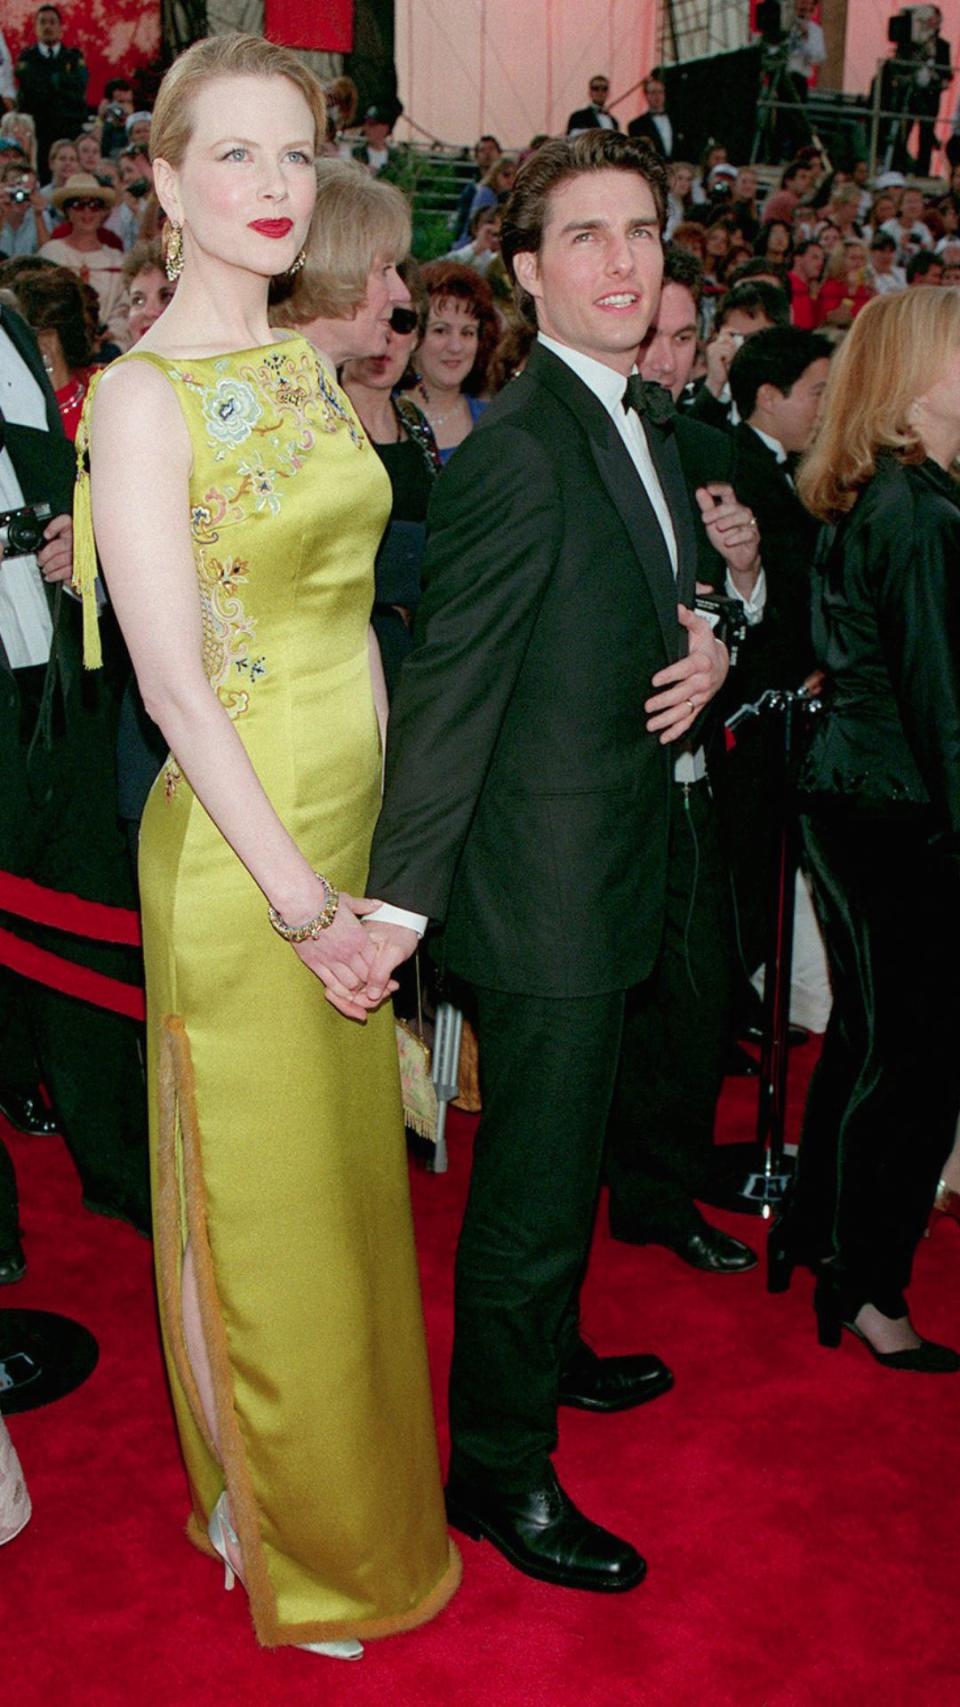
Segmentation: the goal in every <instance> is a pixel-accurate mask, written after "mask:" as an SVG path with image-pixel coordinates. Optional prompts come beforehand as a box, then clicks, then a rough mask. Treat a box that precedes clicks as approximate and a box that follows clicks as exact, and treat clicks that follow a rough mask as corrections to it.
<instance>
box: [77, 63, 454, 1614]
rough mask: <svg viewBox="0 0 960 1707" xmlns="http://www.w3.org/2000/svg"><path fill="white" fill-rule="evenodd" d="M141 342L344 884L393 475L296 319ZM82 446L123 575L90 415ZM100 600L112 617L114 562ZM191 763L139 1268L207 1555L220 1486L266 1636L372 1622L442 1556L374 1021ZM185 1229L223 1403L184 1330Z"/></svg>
mask: <svg viewBox="0 0 960 1707" xmlns="http://www.w3.org/2000/svg"><path fill="white" fill-rule="evenodd" d="M226 39H229V38H226ZM199 45H200V47H201V48H205V49H210V48H212V46H213V44H211V43H204V44H199ZM260 46H261V48H265V49H269V51H270V52H271V53H273V54H276V53H278V52H280V51H281V50H278V49H273V48H271V47H270V44H265V43H261V44H260ZM250 51H251V52H253V50H250ZM191 53H192V54H194V55H196V53H197V49H192V50H191ZM180 63H182V62H178V64H180ZM252 63H254V64H256V63H257V62H256V60H254V61H253V62H252ZM268 74H269V71H268ZM169 75H170V74H168V76H169ZM282 75H286V73H283V74H282ZM221 76H222V73H221ZM253 80H254V79H253V77H252V76H250V75H246V76H245V77H244V83H245V84H247V83H251V82H253ZM278 83H279V78H278V77H277V76H276V75H273V76H271V86H273V85H276V84H278ZM280 86H281V88H282V87H285V85H283V84H281V85H280ZM242 93H243V91H238V94H242ZM254 93H256V91H254ZM158 104H159V103H158ZM245 104H246V105H247V108H248V110H247V111H245V115H244V127H243V128H244V130H245V132H246V133H247V134H248V135H249V134H251V133H252V134H253V135H254V136H256V134H257V133H256V130H255V129H254V130H252V131H251V126H252V124H253V121H252V120H251V119H250V117H249V105H250V103H245ZM198 122H199V120H198ZM216 122H217V123H219V122H220V121H219V117H217V118H216ZM271 122H273V120H272V119H269V120H265V121H264V123H265V124H267V125H269V123H271ZM217 158H219V157H217ZM232 163H233V162H232V161H231V162H230V164H231V165H232ZM284 170H286V162H284ZM273 193H274V192H273V191H271V194H273ZM267 211H269V206H268V208H267ZM241 237H242V233H241ZM200 264H202V265H206V266H207V267H208V270H210V267H209V262H208V261H206V260H203V259H201V263H200ZM287 264H289V262H288V263H287ZM264 294H265V292H264ZM264 306H265V305H264ZM156 330H157V329H156V328H155V329H154V333H156ZM181 335H182V334H181ZM267 335H268V334H267V333H266V330H265V336H267ZM142 363H147V364H149V366H150V368H151V369H153V370H154V373H155V374H157V375H159V376H160V377H161V380H162V382H163V384H165V385H167V386H169V387H170V388H171V390H172V394H173V396H174V397H175V399H176V404H177V406H178V408H179V411H180V412H181V416H182V420H183V422H184V423H185V426H186V429H187V433H188V434H189V444H190V451H191V454H192V467H191V471H190V475H189V509H190V534H191V540H192V551H193V561H194V567H195V572H196V588H197V594H198V598H199V607H200V617H201V620H202V654H203V670H204V672H205V675H206V678H207V681H208V682H209V686H210V689H211V690H212V692H213V694H214V695H215V696H216V698H217V700H218V702H219V706H220V707H222V708H223V709H224V710H225V711H226V713H227V715H228V717H229V719H230V720H231V723H232V727H233V729H234V730H235V732H236V734H237V735H238V736H239V738H240V741H241V742H242V743H243V747H244V749H245V751H246V755H247V757H248V758H249V760H250V762H251V764H252V766H253V770H254V771H255V773H256V777H257V779H258V780H259V783H260V785H261V786H262V789H263V791H264V792H265V794H266V796H267V799H268V801H269V803H270V805H271V806H272V807H273V810H274V812H275V813H276V815H277V817H278V818H279V819H280V820H281V823H282V825H283V826H285V828H286V830H287V831H288V832H289V834H290V836H291V837H292V838H293V841H294V843H296V845H297V848H299V850H300V852H301V853H302V854H303V855H304V856H305V857H306V859H307V860H309V862H310V863H311V864H312V865H314V866H319V868H320V869H321V870H322V871H323V872H324V874H325V875H327V876H328V877H329V878H330V879H331V880H332V881H333V882H334V883H335V884H336V885H337V886H338V887H339V888H341V889H342V890H343V891H345V892H350V893H352V894H353V895H362V894H363V885H364V881H365V877H366V870H367V861H368V853H369V845H370V839H371V835H372V831H373V825H374V821H375V818H376V814H377V810H378V804H379V789H380V770H381V758H380V735H379V730H378V724H377V716H376V709H375V704H374V696H373V690H372V685H371V671H370V661H369V655H368V622H369V614H370V608H371V603H372V598H373V558H374V553H375V551H376V548H377V545H378V542H379V540H380V536H381V533H382V530H383V527H384V524H385V521H386V518H387V515H388V512H389V508H390V486H389V482H388V480H387V478H386V475H385V474H384V472H383V469H382V467H381V464H380V462H379V461H378V459H377V456H376V455H375V453H374V451H373V449H372V448H371V446H370V444H369V443H368V441H367V440H366V438H365V436H364V434H363V431H362V429H361V427H360V425H359V422H358V420H357V418H356V416H355V415H354V413H353V410H352V408H351V406H350V404H349V401H348V400H347V399H346V397H345V396H344V394H343V393H342V392H341V391H340V390H339V388H338V387H337V385H336V383H335V381H334V380H333V378H332V377H331V376H330V375H329V374H328V373H327V371H326V369H325V368H324V366H323V365H322V363H321V362H319V361H318V359H317V356H316V354H315V352H314V350H313V349H312V348H311V346H310V345H309V344H308V343H306V341H305V340H304V339H302V338H301V337H299V336H297V335H292V336H291V335H289V334H288V335H286V336H281V337H280V339H279V340H278V341H276V342H265V343H262V344H258V345H256V346H255V347H253V348H250V349H247V350H240V351H236V350H235V351H233V352H232V353H228V354H219V355H217V354H213V355H200V356H196V357H190V358H189V359H186V358H184V357H174V356H172V355H168V354H164V353H160V352H159V351H157V350H149V349H146V348H144V347H143V346H138V348H137V350H136V351H134V352H131V353H130V354H129V355H128V356H126V357H125V358H123V360H122V362H120V363H117V364H114V368H113V369H112V370H108V371H109V372H110V373H116V374H117V378H118V379H124V380H126V379H127V378H128V377H131V378H132V376H128V374H123V375H121V374H119V373H117V369H120V368H123V369H129V366H130V364H137V365H138V367H139V366H140V364H142ZM140 372H141V378H142V368H141V370H140ZM110 383H114V382H113V381H111V382H110ZM135 383H137V382H135ZM107 390H108V386H102V387H101V388H100V395H101V396H105V394H106V392H107ZM93 412H94V415H95V413H96V410H95V409H94V411H93ZM89 417H90V405H88V427H89ZM107 430H108V429H106V428H104V432H106V431H107ZM136 430H137V431H138V432H140V433H142V432H143V431H144V423H143V422H142V421H141V422H140V423H139V424H138V426H137V429H136ZM93 441H94V442H93V485H94V516H95V519H96V520H97V529H98V541H100V543H101V550H102V552H103V556H104V565H105V569H106V572H107V581H108V584H109V585H110V590H111V592H112V593H113V592H114V587H113V585H112V577H111V573H110V555H111V554H110V550H109V549H107V550H104V546H103V541H101V540H100V533H101V522H100V514H101V513H102V514H104V515H106V512H105V510H104V509H103V507H102V506H101V507H100V511H99V512H98V500H97V483H96V472H97V470H96V444H97V433H96V427H94V430H93ZM82 442H84V439H83V437H82V439H81V443H82ZM105 454H107V453H105ZM185 497H186V494H185ZM109 527H110V524H109V518H107V519H106V520H105V521H104V523H103V531H104V534H105V535H106V536H108V535H109ZM109 543H110V542H109V538H108V540H107V544H108V546H109ZM113 555H114V557H116V556H117V555H118V553H117V551H116V550H115V549H114V552H113ZM134 596H135V593H134ZM129 597H130V595H129V594H128V595H127V598H128V599H129ZM115 603H117V607H118V614H119V615H120V619H121V624H123V622H124V608H125V607H124V589H123V585H122V583H121V582H120V581H119V577H118V585H117V588H116V597H115ZM142 644H143V643H142V642H141V645H142ZM131 649H132V650H133V651H134V660H135V662H136V661H137V652H136V650H135V649H134V648H133V647H132V648H131ZM218 715H219V714H218ZM187 769H188V767H187V766H186V765H185V764H184V763H178V760H177V758H176V757H174V756H173V754H171V756H170V757H169V759H168V761H167V763H166V765H165V767H164V769H163V771H162V772H161V774H160V776H159V777H158V778H157V781H156V783H155V785H154V788H153V790H152V793H151V796H150V799H149V801H148V804H147V809H146V813H145V817H144V821H143V829H142V840H141V857H140V880H141V891H142V903H143V930H144V954H145V963H146V977H147V1002H148V1056H149V1059H148V1070H149V1083H150V1104H151V1106H150V1123H151V1132H152V1143H153V1193H154V1222H155V1236H156V1265H157V1277H158V1288H159V1295H160V1308H161V1322H162V1330H163V1338H164V1347H165V1352H166V1358H167V1368H168V1372H169V1377H170V1382H171V1387H172V1392H173V1400H174V1406H175V1410H176V1417H177V1424H178V1428H179V1432H180V1440H181V1445H182V1449H183V1454H184V1458H185V1461H186V1467H187V1473H188V1478H189V1483H190V1489H191V1495H192V1505H193V1511H192V1516H191V1520H190V1524H189V1533H190V1535H191V1538H192V1539H193V1540H194V1541H195V1542H196V1543H197V1545H198V1546H200V1547H201V1548H203V1549H205V1550H207V1551H209V1550H210V1542H209V1541H208V1539H207V1525H208V1521H209V1519H210V1516H211V1512H212V1511H213V1510H214V1507H215V1506H216V1503H217V1501H218V1499H219V1498H220V1496H221V1494H222V1492H223V1490H224V1489H225V1488H226V1489H227V1490H228V1495H229V1510H230V1513H231V1518H232V1525H233V1527H234V1529H235V1531H236V1535H237V1537H238V1538H239V1550H240V1554H241V1555H242V1575H243V1580H244V1583H245V1585H246V1588H247V1592H248V1594H249V1598H250V1603H251V1608H252V1613H253V1619H254V1623H255V1627H256V1631H257V1634H258V1636H259V1639H260V1640H261V1642H264V1643H266V1644H268V1645H272V1644H278V1643H293V1644H309V1643H312V1642H324V1641H336V1640H338V1639H339V1638H355V1637H361V1638H363V1637H375V1636H381V1635H388V1634H391V1633H393V1632H395V1631H400V1630H403V1629H407V1628H410V1627H412V1626H414V1625H417V1624H420V1623H422V1622H424V1621H425V1620H426V1619H428V1618H430V1617H431V1616H433V1614H434V1613H435V1612H437V1611H438V1610H439V1609H440V1607H441V1606H442V1605H443V1604H445V1602H446V1601H447V1599H449V1597H450V1595H451V1594H452V1593H453V1591H454V1589H455V1587H456V1584H457V1581H458V1578H459V1560H458V1557H457V1555H456V1552H455V1550H454V1549H453V1548H452V1547H451V1544H450V1542H449V1538H448V1535H447V1531H446V1522H445V1517H444V1511H443V1501H442V1490H441V1484H440V1475H439V1466H438V1459H437V1449H436V1442H435V1433H434V1419H433V1412H432V1405H431V1396H430V1387H429V1377H428V1369H427V1361H426V1353H425V1344H424V1334H423V1322H422V1314H421V1306H420V1298H419V1290H418V1278H417V1269H416V1259H415V1253H414V1246H413V1237H412V1225H411V1217H410V1206H409V1190H408V1179H407V1163H406V1154H405V1145H404V1134H403V1125H402V1114H401V1105H400V1096H399V1085H398V1072H397V1061H396V1046H395V1039H394V1028H393V1019H392V1015H391V1013H390V1011H389V1007H387V1008H383V1009H381V1010H380V1011H379V1012H374V1013H371V1015H370V1017H369V1019H368V1021H367V1023H366V1024H363V1025H361V1024H357V1023H356V1022H355V1021H351V1020H349V1019H345V1018H343V1017H342V1016H341V1015H340V1014H338V1013H337V1012H336V1011H335V1010H334V1007H333V1006H331V1005H330V1003H329V1001H328V1000H327V999H325V992H324V985H323V984H322V983H321V982H320V979H319V977H317V976H315V974H314V972H313V971H312V970H311V969H310V968H309V967H308V966H307V965H306V964H304V961H303V960H302V959H301V958H299V957H298V954H297V953H296V952H294V950H293V949H292V948H291V946H290V945H289V943H288V942H287V941H284V940H283V939H282V937H281V936H280V935H278V934H276V933H275V931H274V930H272V929H271V926H270V923H269V921H268V917H267V907H266V903H265V899H264V894H263V892H262V887H261V886H258V883H257V882H255V881H254V878H253V877H252V876H251V875H250V871H249V870H248V869H247V866H246V865H245V864H244V863H242V862H241V860H240V858H238V857H237V855H236V854H235V853H234V851H233V850H232V848H231V846H230V845H229V844H228V842H227V840H226V839H225V836H224V834H222V833H221V830H220V829H218V828H217V825H216V824H215V823H214V821H213V818H212V817H211V816H210V815H208V812H207V810H205V808H204V806H203V805H202V804H201V802H200V800H199V799H198V797H197V795H196V794H195V792H194V790H193V788H192V787H191V783H190V780H189V777H188V774H187ZM188 1248H189V1250H190V1251H191V1261H192V1264H193V1267H194V1269H195V1275H196V1295H197V1298H198V1301H199V1319H200V1322H201V1324H202V1333H203V1339H204V1341H205V1347H206V1357H207V1359H208V1362H209V1369H208V1371H207V1378H208V1379H209V1380H210V1381H212V1389H213V1405H214V1408H215V1418H213V1419H212V1418H211V1416H210V1414H209V1411H210V1405H209V1400H208V1402H207V1403H205V1401H204V1394H203V1392H201V1391H200V1385H201V1384H200V1382H199V1381H198V1378H197V1372H196V1368H195V1366H194V1364H193V1363H192V1361H191V1358H190V1355H189V1354H188V1342H187V1336H186V1335H185V1330H184V1316H183V1311H182V1296H181V1278H182V1277H181V1270H182V1263H183V1256H184V1252H185V1251H186V1250H187V1249H188Z"/></svg>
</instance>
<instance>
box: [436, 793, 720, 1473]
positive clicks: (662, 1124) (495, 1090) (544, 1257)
mask: <svg viewBox="0 0 960 1707" xmlns="http://www.w3.org/2000/svg"><path fill="white" fill-rule="evenodd" d="M672 796H673V806H672V816H673V823H672V825H671V853H670V884H669V894H668V897H667V909H666V921H665V932H664V948H663V951H662V953H661V956H660V960H659V962H658V966H657V969H656V971H655V973H654V975H653V977H652V978H651V979H650V980H649V981H648V983H645V984H644V985H642V986H640V987H639V989H638V990H635V991H623V990H617V991H612V992H610V993H608V994H603V995H597V996H586V997H582V998H569V999H551V998H545V997H539V996H531V995H515V994H509V993H504V992H502V991H496V990H489V989H476V988H475V990H474V996H475V1000H476V1019H477V1034H478V1045H479V1056H480V1073H481V1092H482V1096H483V1115H482V1117H481V1121H480V1126H479V1129H478V1132H477V1137H476V1142H475V1146H474V1159H473V1172H472V1176H471V1181H470V1193H469V1198H468V1201H467V1208H466V1213H465V1216H464V1222H463V1230H462V1233H461V1237H460V1244H459V1248H458V1252H457V1266H456V1299H455V1326H454V1349H453V1364H452V1369H451V1377H450V1425H451V1436H452V1450H451V1460H450V1469H451V1473H452V1474H454V1475H456V1476H458V1477H462V1478H464V1479H466V1480H468V1481H469V1480H474V1481H478V1480H479V1481H482V1480H486V1481H488V1482H493V1483H495V1484H496V1485H497V1486H498V1487H500V1488H504V1489H508V1488H513V1489H523V1488H526V1487H529V1486H532V1485H534V1484H535V1483H536V1482H538V1481H539V1480H541V1479H542V1475H543V1472H544V1469H545V1466H546V1460H547V1458H548V1457H549V1455H550V1453H551V1452H552V1451H553V1449H554V1447H555V1446H556V1442H557V1390H558V1382H559V1375H560V1370H561V1367H562V1364H563V1362H564V1360H565V1358H566V1356H567V1355H568V1354H569V1353H570V1351H571V1350H572V1349H573V1347H574V1346H575V1345H576V1342H577V1333H578V1298H579V1291H580V1282H581V1279H582V1276H583V1271H584V1267H585V1264H586V1260H587V1255H588V1252H589V1247H590V1239H591V1235H592V1231H593V1224H594V1218H595V1214H596V1204H597V1194H598V1191H599V1186H600V1180H601V1172H602V1168H603V1160H604V1150H605V1145H606V1140H607V1124H608V1117H609V1116H610V1114H611V1110H612V1109H613V1107H614V1103H615V1102H616V1106H617V1122H616V1138H615V1140H614V1138H613V1135H612V1134H611V1156H613V1154H614V1153H615V1154H616V1157H617V1158H618V1160H617V1163H616V1164H615V1170H616V1178H617V1180H618V1182H622V1186H623V1190H624V1192H625V1193H627V1192H628V1193H629V1202H630V1205H631V1207H638V1206H639V1205H640V1204H641V1202H642V1203H643V1204H644V1205H645V1207H646V1211H647V1219H646V1221H645V1223H644V1224H645V1225H646V1226H648V1227H649V1228H650V1229H651V1230H654V1229H655V1228H656V1226H657V1225H660V1224H661V1223H662V1221H663V1219H664V1218H665V1216H666V1214H667V1210H668V1206H670V1209H671V1212H672V1211H674V1210H675V1211H676V1213H678V1214H680V1215H689V1216H691V1217H693V1213H694V1212H693V1210H692V1206H691V1203H690V1197H689V1191H690V1189H691V1187H692V1184H693V1182H694V1180H695V1178H698V1177H699V1173H700V1170H701V1166H702V1161H703V1153H704V1149H705V1147H706V1145H708V1144H709V1140H710V1134H711V1133H712V1120H713V1102H714V1101H715V1100H716V1093H717V1090H718V1089H719V1084H720V1078H719V1073H720V1072H722V1058H723V1050H724V1047H725V1043H726V1026H725V1025H723V1026H722V1027H721V1028H720V1029H719V1031H718V1039H719V1041H718V1042H717V1043H716V1046H714V1040H713V1039H711V1038H710V1037H707V1038H706V1039H705V1040H704V1039H703V1038H702V1036H701V1030H702V1029H705V1028H702V1026H701V1013H700V1010H699V1007H698V1000H699V998H698V994H697V993H696V992H695V991H694V989H693V988H692V986H691V984H690V976H691V973H692V974H693V975H694V976H696V974H697V972H698V970H700V969H701V967H702V966H703V967H705V966H706V964H707V962H706V960H704V959H703V956H704V955H705V954H706V952H707V951H706V948H705V943H704V937H705V933H706V925H707V919H708V917H714V916H715V915H717V914H722V913H723V912H724V903H723V901H722V900H719V901H718V898H717V896H716V895H714V897H713V899H712V900H709V899H708V896H707V889H708V885H709V884H711V883H713V881H714V878H715V877H717V874H718V872H719V873H722V866H721V864H720V857H719V852H718V851H717V847H716V840H715V833H714V829H713V824H712V806H711V802H710V799H709V794H708V791H707V787H706V784H705V783H701V784H696V785H694V786H693V787H692V788H691V789H690V790H689V791H687V792H686V793H685V791H684V790H683V789H681V788H680V787H676V788H675V789H673V790H672ZM698 864H699V867H700V870H699V881H698V882H697V883H696V885H695V887H694V877H695V874H696V867H697V865H698ZM717 880H718V881H719V877H717ZM725 893H726V891H725V889H724V894H725ZM710 952H711V955H712V954H713V953H714V952H716V953H717V954H718V956H719V939H718V938H717V937H716V935H715V937H714V939H713V948H712V949H711V951H710ZM688 954H689V966H688ZM702 994H703V992H701V996H702ZM704 1042H705V1047H702V1045H703V1044H704ZM665 1043H668V1044H669V1047H670V1050H671V1051H672V1054H671V1056H670V1058H669V1059H668V1058H667V1057H666V1055H665V1054H664V1048H665ZM707 1061H709V1063H710V1070H709V1082H710V1085H711V1086H712V1100H711V1098H710V1096H708V1095H707V1094H706V1092H705V1091H704V1090H702V1089H701V1090H699V1091H698V1089H697V1083H698V1080H699V1076H700V1071H701V1069H702V1067H703V1065H704V1063H705V1062H707ZM717 1061H719V1067H717V1065H716V1063H717ZM671 1063H673V1065H671ZM674 1069H675V1073H676V1077H675V1078H672V1077H671V1074H672V1073H673V1071H674ZM685 1074H686V1075H687V1077H686V1078H684V1075H685ZM708 1104H709V1108H708ZM671 1119H675V1120H676V1122H677V1141H676V1143H675V1144H671V1142H670V1135H669V1132H668V1130H667V1125H666V1122H668V1121H669V1120H671ZM704 1134H705V1135H706V1137H705V1138H704ZM648 1138H649V1139H651V1140H652V1141H651V1143H650V1144H649V1146H648V1145H647V1142H646V1141H647V1139H648ZM688 1151H689V1153H688ZM609 1165H610V1164H609V1163H608V1166H609ZM613 1177H614V1175H613V1173H611V1178H613Z"/></svg>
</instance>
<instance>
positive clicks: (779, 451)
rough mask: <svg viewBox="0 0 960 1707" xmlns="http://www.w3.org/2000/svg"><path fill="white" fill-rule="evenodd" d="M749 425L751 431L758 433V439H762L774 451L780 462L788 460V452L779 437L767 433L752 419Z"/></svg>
mask: <svg viewBox="0 0 960 1707" xmlns="http://www.w3.org/2000/svg"><path fill="white" fill-rule="evenodd" d="M749 426H750V431H751V432H752V433H756V435H757V438H758V439H762V441H763V443H764V444H765V445H766V447H767V449H768V450H772V451H773V454H774V456H775V457H776V459H777V461H778V462H786V460H787V453H786V451H785V450H784V448H783V446H782V444H781V443H780V440H779V439H775V438H774V436H773V434H772V433H765V432H763V430H762V429H761V428H760V427H755V426H754V424H753V422H752V421H751V422H750V423H749Z"/></svg>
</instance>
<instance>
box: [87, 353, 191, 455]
mask: <svg viewBox="0 0 960 1707" xmlns="http://www.w3.org/2000/svg"><path fill="white" fill-rule="evenodd" d="M90 435H91V445H92V448H93V451H94V455H95V456H96V455H97V453H98V452H102V451H106V452H107V453H108V454H109V452H110V450H111V449H116V451H117V452H118V453H120V454H122V455H123V458H124V462H125V464H126V466H127V467H130V466H131V465H132V464H133V463H137V464H140V463H142V461H143V460H144V459H146V461H147V462H148V463H151V464H152V465H153V467H154V468H163V467H166V468H169V467H171V466H176V467H179V468H182V467H183V466H184V465H187V466H189V463H190V461H191V458H192V449H191V444H190V434H189V432H188V430H187V423H186V421H185V420H184V417H183V411H182V410H181V408H180V404H179V402H178V399H177V394H176V390H175V388H174V386H173V385H172V384H171V381H170V379H169V378H168V377H167V375H166V374H165V373H164V372H163V370H162V368H160V367H158V366H157V365H156V364H155V363H154V362H152V361H144V360H141V359H139V358H136V357H135V358H134V359H132V360H129V359H128V360H126V361H120V362H115V363H114V364H113V365H112V366H111V367H108V368H106V369H105V370H104V372H103V373H102V374H101V376H100V379H99V381H98V383H97V391H96V395H95V397H94V399H93V402H92V405H91V417H90Z"/></svg>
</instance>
